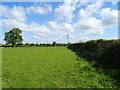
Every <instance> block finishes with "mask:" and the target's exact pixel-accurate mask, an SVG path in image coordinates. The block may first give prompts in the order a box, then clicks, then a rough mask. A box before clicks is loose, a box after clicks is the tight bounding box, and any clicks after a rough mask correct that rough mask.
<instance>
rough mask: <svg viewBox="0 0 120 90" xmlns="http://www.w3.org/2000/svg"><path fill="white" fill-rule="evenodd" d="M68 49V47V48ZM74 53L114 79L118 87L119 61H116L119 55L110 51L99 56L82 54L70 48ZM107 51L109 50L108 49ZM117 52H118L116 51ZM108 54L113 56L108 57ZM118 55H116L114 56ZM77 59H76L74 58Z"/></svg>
mask: <svg viewBox="0 0 120 90" xmlns="http://www.w3.org/2000/svg"><path fill="white" fill-rule="evenodd" d="M68 49H69V48H68ZM70 50H72V51H73V52H75V53H76V55H77V56H78V57H82V58H84V59H85V60H86V61H88V62H90V63H93V67H94V68H95V69H96V71H97V72H98V73H104V75H107V76H109V77H111V78H113V79H114V80H116V84H115V86H116V87H117V88H120V63H117V62H118V61H117V60H119V59H118V58H120V55H114V54H112V52H111V53H107V52H106V53H104V54H102V55H101V57H100V58H98V57H95V56H94V55H93V56H92V55H90V54H84V53H85V52H80V51H78V50H73V49H70ZM108 52H109V51H108ZM118 54H119V53H118ZM109 55H111V56H113V57H111V56H110V57H109ZM115 56H118V57H115ZM76 60H77V59H76Z"/></svg>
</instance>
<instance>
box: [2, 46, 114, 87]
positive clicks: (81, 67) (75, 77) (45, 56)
mask: <svg viewBox="0 0 120 90" xmlns="http://www.w3.org/2000/svg"><path fill="white" fill-rule="evenodd" d="M2 54H3V57H2V58H3V59H2V63H3V64H2V69H3V71H2V73H3V78H2V79H3V88H78V87H82V88H89V87H97V88H104V87H114V82H115V80H112V79H111V78H110V77H108V76H105V75H104V74H103V73H102V72H101V73H97V71H96V70H95V69H94V68H93V67H92V64H90V63H88V62H87V61H85V60H84V59H82V58H79V57H78V56H76V54H75V53H74V52H72V51H71V50H69V49H67V48H66V47H22V48H3V49H2Z"/></svg>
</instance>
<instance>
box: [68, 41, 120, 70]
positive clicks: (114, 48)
mask: <svg viewBox="0 0 120 90" xmlns="http://www.w3.org/2000/svg"><path fill="white" fill-rule="evenodd" d="M68 48H69V49H71V50H73V51H75V52H76V53H77V55H79V56H82V57H83V58H85V59H86V60H89V61H96V65H97V66H99V65H104V66H106V67H109V68H120V40H103V39H99V40H91V41H87V42H84V43H74V44H70V45H69V46H68Z"/></svg>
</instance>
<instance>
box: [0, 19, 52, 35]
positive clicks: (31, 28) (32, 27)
mask: <svg viewBox="0 0 120 90" xmlns="http://www.w3.org/2000/svg"><path fill="white" fill-rule="evenodd" d="M11 22H12V23H11ZM2 26H4V27H5V28H7V29H8V30H10V29H12V28H20V29H22V30H23V31H27V32H33V33H38V34H39V33H44V34H48V33H50V30H49V28H47V27H46V26H45V25H39V24H38V23H35V22H32V23H30V24H29V25H28V24H25V23H22V22H18V21H16V20H14V19H3V20H2Z"/></svg>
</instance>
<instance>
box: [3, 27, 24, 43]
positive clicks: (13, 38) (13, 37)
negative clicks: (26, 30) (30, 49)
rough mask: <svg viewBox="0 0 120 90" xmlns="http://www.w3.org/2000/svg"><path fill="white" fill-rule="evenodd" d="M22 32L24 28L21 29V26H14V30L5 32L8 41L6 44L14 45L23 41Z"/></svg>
mask: <svg viewBox="0 0 120 90" xmlns="http://www.w3.org/2000/svg"><path fill="white" fill-rule="evenodd" d="M21 34H22V30H20V29H19V28H13V29H12V30H10V31H9V32H6V33H5V34H4V35H5V38H4V40H5V41H6V44H12V45H16V44H19V43H21V42H22V41H23V38H22V35H21Z"/></svg>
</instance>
